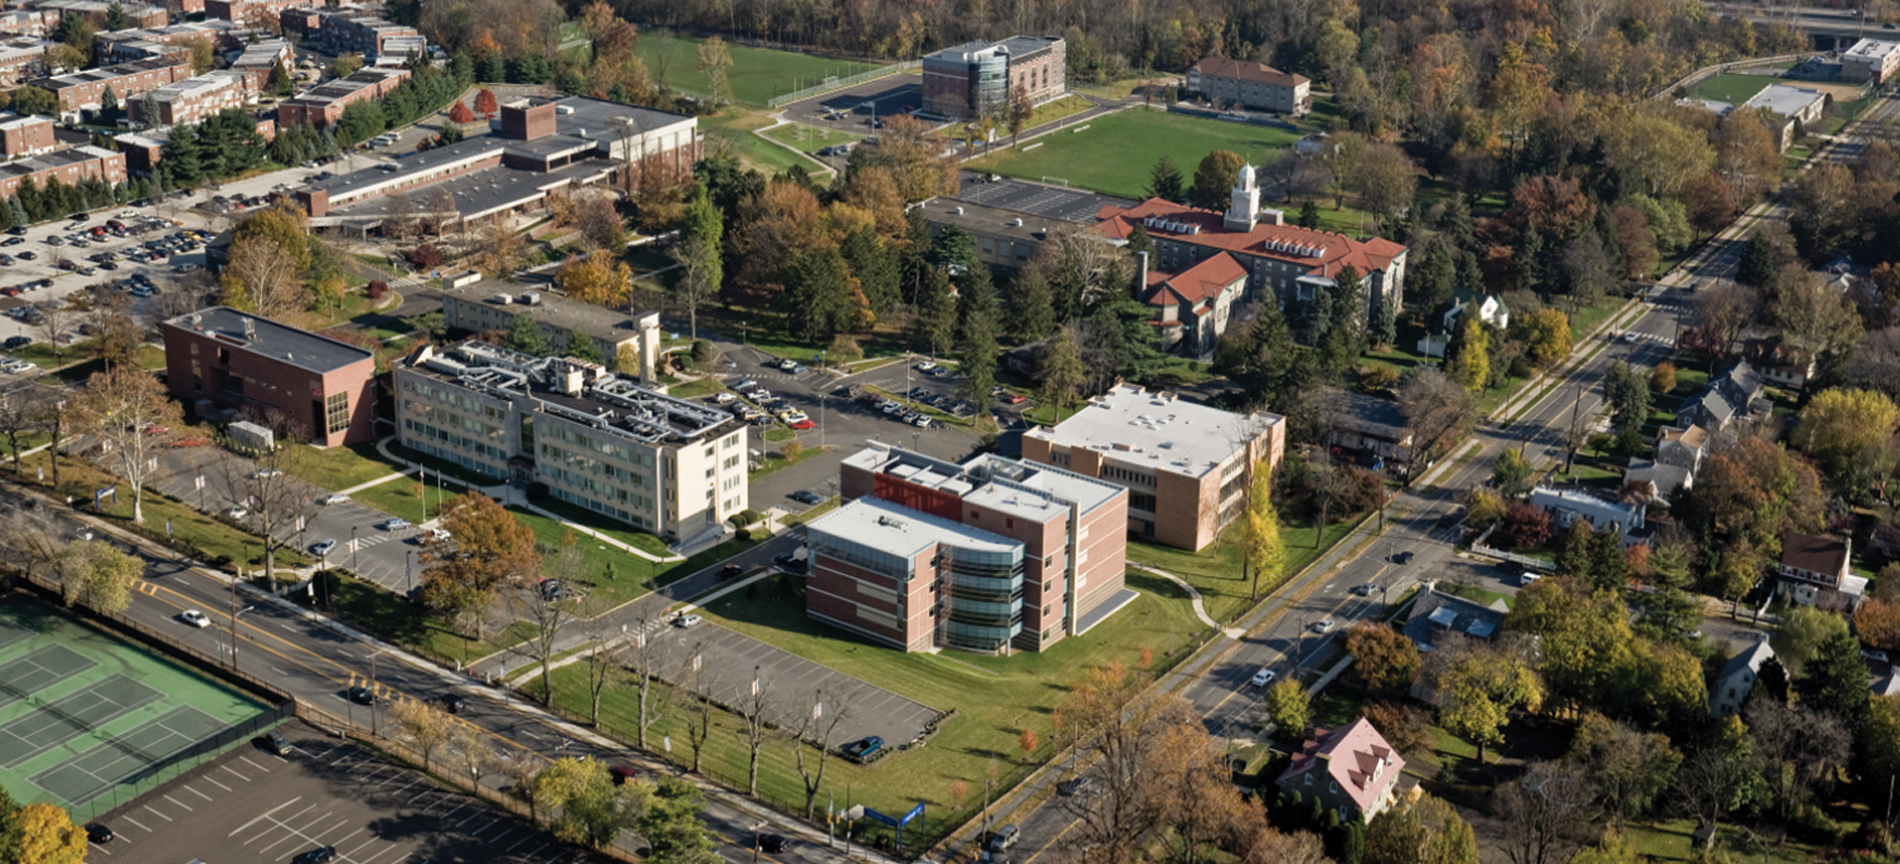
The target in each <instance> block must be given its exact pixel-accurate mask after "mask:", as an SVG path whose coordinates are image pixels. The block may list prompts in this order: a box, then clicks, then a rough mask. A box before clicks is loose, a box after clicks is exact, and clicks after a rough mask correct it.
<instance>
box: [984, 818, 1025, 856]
mask: <svg viewBox="0 0 1900 864" xmlns="http://www.w3.org/2000/svg"><path fill="white" fill-rule="evenodd" d="M1021 835H1022V832H1021V830H1019V829H1018V828H1017V827H1016V826H1015V825H1004V826H1003V827H1001V828H998V829H996V830H995V831H993V832H991V833H990V839H989V841H988V842H986V843H984V844H983V848H984V849H987V850H989V851H990V852H991V853H992V854H994V853H998V852H1007V851H1009V847H1011V846H1014V845H1016V840H1017V838H1018V837H1020V836H1021Z"/></svg>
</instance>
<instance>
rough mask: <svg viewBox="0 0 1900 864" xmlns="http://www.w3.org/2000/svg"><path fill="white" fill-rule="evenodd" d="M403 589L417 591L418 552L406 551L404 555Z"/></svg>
mask: <svg viewBox="0 0 1900 864" xmlns="http://www.w3.org/2000/svg"><path fill="white" fill-rule="evenodd" d="M402 578H403V587H404V588H406V589H407V590H408V591H412V592H413V591H415V590H416V550H414V549H405V550H403V553H402Z"/></svg>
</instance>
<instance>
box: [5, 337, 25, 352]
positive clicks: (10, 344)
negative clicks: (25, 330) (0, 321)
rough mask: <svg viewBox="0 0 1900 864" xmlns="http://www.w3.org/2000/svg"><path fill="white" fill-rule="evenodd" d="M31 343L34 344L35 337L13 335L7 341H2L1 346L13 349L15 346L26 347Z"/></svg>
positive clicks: (9, 349)
mask: <svg viewBox="0 0 1900 864" xmlns="http://www.w3.org/2000/svg"><path fill="white" fill-rule="evenodd" d="M31 344H33V337H31V336H13V337H10V338H8V339H7V341H5V342H0V347H5V348H6V349H7V350H8V351H12V350H13V349H15V348H25V347H26V346H28V345H31Z"/></svg>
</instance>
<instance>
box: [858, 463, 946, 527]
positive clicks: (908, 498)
mask: <svg viewBox="0 0 1900 864" xmlns="http://www.w3.org/2000/svg"><path fill="white" fill-rule="evenodd" d="M872 494H873V495H874V496H875V497H878V498H882V499H884V500H885V501H889V502H891V503H892V504H896V505H898V506H899V507H909V508H910V509H912V510H915V511H917V512H919V513H928V514H930V515H932V516H936V517H938V518H940V519H948V520H950V521H952V522H962V521H964V519H963V499H961V498H958V497H957V496H956V495H953V494H951V493H949V492H944V491H942V490H939V489H925V488H924V487H922V486H918V485H916V484H914V483H907V482H905V481H903V480H901V479H899V478H896V477H892V476H891V475H889V474H879V475H877V487H876V491H875V492H873V493H872Z"/></svg>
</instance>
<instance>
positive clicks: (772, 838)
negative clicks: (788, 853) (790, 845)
mask: <svg viewBox="0 0 1900 864" xmlns="http://www.w3.org/2000/svg"><path fill="white" fill-rule="evenodd" d="M759 851H760V852H766V853H770V854H773V855H777V854H780V853H782V852H784V851H785V838H784V837H782V836H780V835H778V834H760V835H759Z"/></svg>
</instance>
